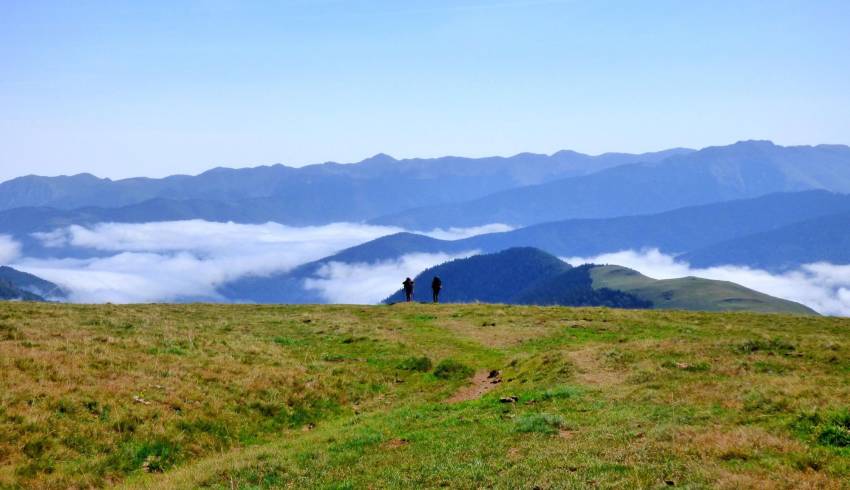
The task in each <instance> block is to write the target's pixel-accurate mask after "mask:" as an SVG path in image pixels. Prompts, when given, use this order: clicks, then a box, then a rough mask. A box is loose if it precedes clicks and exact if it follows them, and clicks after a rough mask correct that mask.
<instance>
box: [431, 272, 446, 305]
mask: <svg viewBox="0 0 850 490" xmlns="http://www.w3.org/2000/svg"><path fill="white" fill-rule="evenodd" d="M440 289H443V281H441V280H440V278H439V277H437V276H434V280H433V281H431V292H432V293H434V303H439V302H440Z"/></svg>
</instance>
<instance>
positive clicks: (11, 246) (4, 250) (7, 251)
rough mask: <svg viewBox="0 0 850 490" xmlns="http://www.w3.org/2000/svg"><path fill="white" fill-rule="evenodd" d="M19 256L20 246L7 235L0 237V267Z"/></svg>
mask: <svg viewBox="0 0 850 490" xmlns="http://www.w3.org/2000/svg"><path fill="white" fill-rule="evenodd" d="M20 254H21V244H20V243H18V242H16V241H15V240H14V239H13V238H12V237H10V236H9V235H0V265H6V264H8V263H9V262H12V261H13V260H15V259H17V258H18V257H19V256H20Z"/></svg>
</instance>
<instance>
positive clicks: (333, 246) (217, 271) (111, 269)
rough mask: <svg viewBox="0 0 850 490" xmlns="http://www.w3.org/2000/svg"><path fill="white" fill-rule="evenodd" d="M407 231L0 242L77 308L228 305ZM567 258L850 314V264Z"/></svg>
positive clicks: (354, 292)
mask: <svg viewBox="0 0 850 490" xmlns="http://www.w3.org/2000/svg"><path fill="white" fill-rule="evenodd" d="M508 230H510V227H508V226H506V225H501V224H493V225H487V226H481V227H475V228H452V229H437V230H430V231H427V232H421V231H419V232H417V233H421V234H425V235H428V236H431V237H434V238H441V239H449V240H452V239H460V238H465V237H468V236H473V235H478V234H481V233H492V232H501V231H508ZM402 231H406V230H403V229H401V228H396V227H386V226H373V225H366V224H357V223H334V224H329V225H323V226H307V227H292V226H285V225H281V224H277V223H266V224H237V223H216V222H208V221H203V220H189V221H173V222H156V223H142V224H128V223H101V224H98V225H94V226H88V227H86V226H79V225H72V226H68V227H63V228H58V229H56V230H53V231H51V232H49V233H41V234H36V238H38V239H39V240H41V241H42V243H43V244H44V245H46V246H49V247H54V248H56V249H57V250H60V251H61V250H62V249H63V248H66V247H73V248H75V249H81V250H90V251H94V252H97V256H96V257H89V258H47V259H45V258H34V257H26V256H22V252H21V246H20V244H19V243H17V242H16V241H15V240H14V239H12V238H11V237H8V236H5V235H0V263H2V264H10V265H12V266H13V267H15V268H18V269H21V270H24V271H26V272H30V273H32V274H36V275H38V276H40V277H43V278H45V279H47V280H49V281H52V282H55V283H56V284H59V285H60V286H62V287H63V288H65V289H66V290H67V291H69V293H70V294H69V300H70V301H73V302H81V303H102V302H113V303H136V302H168V301H182V300H193V299H196V300H208V301H224V300H225V298H222V297H220V295H219V294H218V293H217V289H218V288H219V287H220V286H221V285H223V284H225V283H227V282H229V281H233V280H236V279H239V278H242V277H245V276H266V275H271V274H275V273H282V272H286V271H288V270H291V269H292V268H294V267H297V266H299V265H301V264H305V263H307V262H311V261H314V260H317V259H321V258H324V257H327V256H330V255H333V254H334V253H336V252H339V251H341V250H343V249H345V248H348V247H352V246H354V245H358V244H361V243H364V242H367V241H369V240H373V239H375V238H379V237H381V236H385V235H389V234H393V233H398V232H402ZM476 253H478V252H477V251H476V250H468V251H464V252H462V253H456V254H445V253H433V254H425V253H411V254H405V255H403V256H401V257H398V258H395V259H392V260H385V261H380V262H377V263H341V262H332V263H330V264H326V265H325V266H323V267H322V268H321V269H320V270H319V271H318V273H317V274H316V275H315V276H314V277H312V278H310V279H307V280H306V281H305V283H304V287H305V288H306V289H309V290H313V291H315V292H317V293H319V295H320V296H321V297H322V298H324V299H325V300H326V301H327V302H330V303H362V304H368V303H376V302H378V301H380V300H381V299H383V298H385V297H387V296H389V295H390V294H392V293H393V292H394V291H396V290H397V289H398V288H399V286H400V282H401V280H402V279H404V277H406V276H410V277H413V276H415V275H416V274H417V273H419V272H421V271H422V270H424V269H426V268H428V267H432V266H434V265H437V264H440V263H443V262H446V261H448V260H452V259H456V258H462V257H468V256H470V255H474V254H476ZM563 259H564V260H566V261H567V262H569V263H571V264H573V265H578V264H582V263H587V262H592V263H597V264H603V263H609V264H618V265H622V266H625V267H630V268H632V269H635V270H638V271H639V272H641V273H643V274H645V275H647V276H650V277H653V278H656V279H666V278H675V277H684V276H698V277H704V278H708V279H719V280H726V281H733V282H736V283H738V284H741V285H743V286H746V287H749V288H751V289H755V290H757V291H761V292H763V293H766V294H770V295H773V296H777V297H780V298H785V299H789V300H792V301H797V302H800V303H803V304H805V305H807V306H809V307H811V308H813V309H815V310H816V311H818V312H819V313H823V314H827V315H842V316H850V265H833V264H828V263H815V264H807V265H804V266H801V267H799V268H797V269H794V270H790V271H786V272H783V273H771V272H768V271H764V270H759V269H751V268H748V267H741V266H730V265H726V266H718V267H710V268H692V267H691V266H690V265H688V264H687V263H685V262H681V261H678V260H677V259H676V257H675V256H672V255H667V254H664V253H661V252H659V251H658V250H656V249H648V250H641V251H634V250H625V251H618V252H612V253H607V254H602V255H597V256H594V257H564V258H563Z"/></svg>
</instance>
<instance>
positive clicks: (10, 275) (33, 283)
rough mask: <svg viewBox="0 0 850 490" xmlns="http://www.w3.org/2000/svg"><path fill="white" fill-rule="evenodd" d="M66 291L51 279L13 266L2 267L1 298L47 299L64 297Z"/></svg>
mask: <svg viewBox="0 0 850 490" xmlns="http://www.w3.org/2000/svg"><path fill="white" fill-rule="evenodd" d="M65 296H66V293H65V291H63V290H62V288H60V287H59V286H57V285H56V284H53V283H52V282H50V281H45V280H44V279H42V278H40V277H37V276H34V275H32V274H27V273H26V272H21V271H19V270H17V269H13V268H11V267H7V266H2V267H0V299H4V300H9V299H17V300H24V301H45V298H46V299H54V300H56V299H62V298H64V297H65Z"/></svg>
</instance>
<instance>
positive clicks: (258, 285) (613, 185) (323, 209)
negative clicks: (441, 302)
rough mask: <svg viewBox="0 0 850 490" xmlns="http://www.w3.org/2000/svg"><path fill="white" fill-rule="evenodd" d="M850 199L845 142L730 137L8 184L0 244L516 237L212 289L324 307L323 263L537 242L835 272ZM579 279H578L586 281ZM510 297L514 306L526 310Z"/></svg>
mask: <svg viewBox="0 0 850 490" xmlns="http://www.w3.org/2000/svg"><path fill="white" fill-rule="evenodd" d="M848 192H850V148H848V147H846V146H841V145H817V146H789V147H785V146H779V145H775V144H773V143H771V142H768V141H742V142H738V143H735V144H732V145H728V146H717V147H708V148H704V149H701V150H690V149H684V148H674V149H670V150H665V151H661V152H655V153H644V154H624V153H607V154H602V155H598V156H590V155H584V154H581V153H576V152H572V151H566V150H565V151H560V152H557V153H554V154H552V155H540V154H532V153H521V154H518V155H514V156H512V157H487V158H461V157H441V158H433V159H406V160H396V159H394V158H392V157H390V156H388V155H383V154H379V155H376V156H374V157H372V158H369V159H366V160H363V161H361V162H358V163H355V164H338V163H333V162H330V163H324V164H317V165H308V166H306V167H301V168H291V167H287V166H283V165H273V166H264V167H254V168H245V169H228V168H215V169H212V170H210V171H208V172H204V173H202V174H200V175H197V176H186V175H175V176H171V177H166V178H162V179H152V178H134V179H123V180H115V181H113V180H110V179H100V178H97V177H94V176H92V175H89V174H80V175H75V176H62V177H39V176H26V177H21V178H18V179H13V180H11V181H7V182H4V183H2V184H0V235H10V236H11V238H13V239H14V240H15V241H16V242H18V243H19V244H20V246H21V247H20V252H21V255H23V256H25V257H34V258H72V257H76V258H82V257H93V256H101V255H103V256H107V255H111V254H112V252H107V251H98V250H93V249H87V248H81V247H73V246H62V247H50V246H47V245H46V244H45V243H43V242H42V241H41V239H40V238H38V235H37V233H38V232H48V231H52V230H55V229H57V228H61V227H66V226H69V225H83V226H89V225H94V224H97V223H102V222H117V223H148V222H156V221H179V220H188V219H202V220H207V221H215V222H227V221H232V222H238V223H265V222H269V221H273V222H278V223H283V224H289V225H298V226H302V225H322V224H327V223H332V222H340V221H347V222H354V223H370V224H376V225H392V226H395V227H398V228H403V229H407V230H433V229H448V228H452V227H466V226H477V225H484V224H492V223H507V224H510V225H513V226H514V227H515V229H513V230H511V231H507V232H501V233H488V234H483V235H477V236H472V237H469V238H465V239H460V240H440V239H436V238H431V237H429V236H425V235H424V234H419V233H416V232H404V233H397V234H394V235H388V236H383V237H381V238H378V239H376V240H372V241H369V242H366V243H362V244H359V245H356V246H354V247H351V248H348V249H345V250H342V251H340V252H338V253H336V254H333V255H331V256H328V257H325V258H323V259H320V260H317V261H314V262H310V263H307V264H304V265H301V266H299V267H296V268H294V269H292V270H289V271H286V272H283V273H276V274H271V275H256V276H251V275H248V276H244V275H243V276H240V277H238V278H237V279H236V280H232V281H230V282H227V283H224V284H220V285H218V286H217V293H218V295H219V296H217V297H215V298H211V299H215V300H221V301H245V302H261V303H277V302H286V303H312V302H324V301H325V299H324V298H323V297H322V296H321V294H320V292H319V291H317V290H313V289H310V288H308V287H305V285H306V284H307V281H309V280H311V279H315V278H317V277H319V276H321V274H322V272H323V271H324V270H325V269H326V268H327V267H329V265H331V264H334V263H341V264H349V265H350V264H360V265H366V266H370V265H374V264H377V263H379V262H382V261H391V260H395V259H398V258H399V257H402V256H405V255H407V254H410V253H415V252H421V253H432V254H433V253H443V254H450V255H474V254H489V253H495V252H500V251H504V250H506V249H511V248H516V247H534V248H537V249H540V250H545V253H548V254H552V255H554V256H558V257H593V256H597V255H600V254H604V253H610V252H616V251H621V250H641V249H649V248H656V249H658V250H660V251H661V252H663V253H665V254H668V255H673V256H676V257H677V258H678V260H681V261H686V262H688V263H690V264H691V265H693V266H696V267H710V266H716V265H726V264H733V265H742V266H748V267H757V268H761V269H766V270H768V271H785V270H790V269H793V268H795V267H799V266H800V265H802V264H806V263H812V262H819V261H824V262H830V263H833V264H847V263H850V226H848V225H850V195H848V194H847V193H848ZM16 246H17V245H16ZM541 253H543V252H541ZM556 260H557V259H556ZM573 269H575V271H574V270H573ZM585 269H586V271H585V272H586V274H585V272H577V271H581V270H584V269H582V268H581V267H576V268H570V271H571V272H569V273H567V272H566V271H562V272H563V274H567V276H565V277H566V279H564V281H566V282H564V283H563V284H567V283H570V284H571V283H572V282H571V281H574V280H576V281H578V279H577V278H578V277H579V276H581V275H582V274H585V275H586V276H587V277H591V278H593V277H595V276H599V275H600V274H602V272H601V271H603V270H604V269H601V268H599V267H598V266H588V267H586V268H585ZM554 270H555V269H551V271H554ZM553 277H554V276H553ZM581 277H584V276H581ZM0 278H2V276H0ZM645 279H646V280H649V281H653V280H651V279H649V278H645ZM5 280H6V281H7V282H9V281H10V280H9V279H5ZM593 280H594V281H597V282H595V283H594V284H599V282H598V281H599V280H597V279H593ZM581 281H584V282H583V283H582V284H585V286H586V285H587V284H586V282H587V280H586V278H585V279H581ZM581 281H579V282H581ZM637 282H640V281H637ZM653 284H655V283H653ZM661 284H663V285H664V287H666V286H667V283H663V282H662V283H661ZM678 284H685V281H684V280H681V281H680V282H679V283H675V284H674V285H678ZM695 285H696V286H700V287H702V286H701V283H700V284H695ZM7 286H15V282H14V281H11V282H9V284H8V285H7ZM53 286H54V287H55V285H53ZM692 286H693V285H692ZM559 287H560V286H558V287H554V289H551V290H553V291H554V290H560V289H559ZM641 287H644V288H645V289H646V288H649V289H652V288H653V287H655V286H652V285H646V284H644V285H643V286H641ZM56 288H57V289H56V290H51V291H48V290H45V291H42V292H43V293H45V294H43V295H42V294H40V293H39V292H37V291H36V292H33V291H32V290H30V289H26V288H24V289H21V291H25V292H28V293H30V294H35V295H36V296H43V297H48V298H57V297H61V295H60V294H59V293H58V291H59V289H58V287H56ZM520 289H521V288H520ZM520 289H517V290H516V291H514V292H513V293H515V294H516V295H518V296H512V297H511V298H510V299H511V301H525V300H524V299H523V298H525V296H522V294H524V293H523V292H522V291H520ZM688 289H693V287H691V288H688ZM598 290H600V289H599V288H597V289H593V288H591V289H587V288H585V289H583V290H582V291H583V293H582V294H585V293H587V295H586V297H585V300H586V301H591V300H593V301H601V300H600V299H599V298H600V297H601V296H599V295H600V294H602V293H599V292H593V291H598ZM523 291H524V289H523ZM576 291H577V290H576ZM616 291H619V293H617V294H620V296H618V297H617V298H613V297H610V298H607V299H606V301H613V302H615V303H616V304H620V305H623V306H628V305H630V304H634V305H639V304H641V303H640V302H641V301H650V302H652V304H653V305H659V304H666V303H664V301H665V300H664V299H663V297H661V298H660V299H659V297H651V295H650V296H646V295H644V296H640V295H636V294H635V293H634V292H633V291H626V290H625V289H616ZM574 292H575V291H574ZM591 293H592V294H591ZM10 294H12V293H10ZM541 294H542V293H540V292H535V293H534V294H533V295H532V296H533V299H534V301H542V299H541V298H543V297H544V296H542V295H541ZM642 294H644V293H642ZM594 295H596V296H594ZM623 295H626V296H623ZM628 295H633V296H634V298H632V297H631V296H628ZM187 298H192V296H191V295H187ZM588 298H590V299H588ZM593 298H596V299H593ZM550 299H552V298H550ZM630 301H631V302H632V303H630ZM611 304H614V303H611ZM691 304H695V303H693V302H692V303H691ZM669 306H671V307H676V305H675V304H672V305H669Z"/></svg>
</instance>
